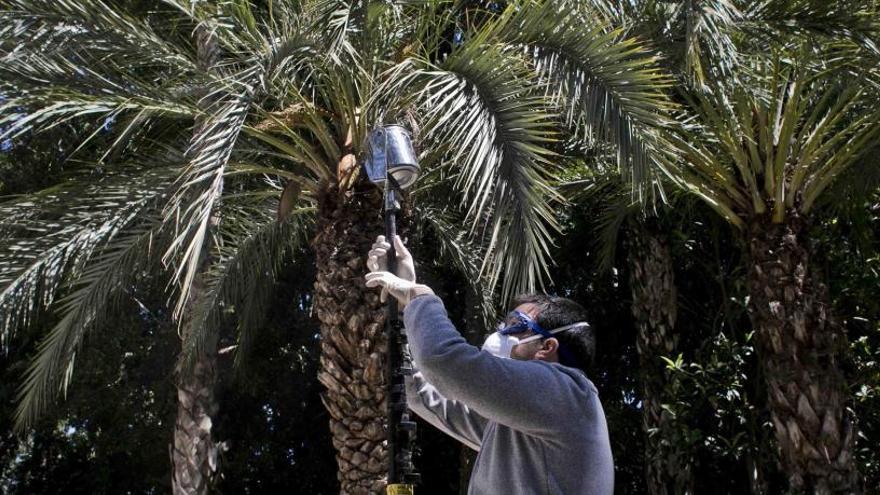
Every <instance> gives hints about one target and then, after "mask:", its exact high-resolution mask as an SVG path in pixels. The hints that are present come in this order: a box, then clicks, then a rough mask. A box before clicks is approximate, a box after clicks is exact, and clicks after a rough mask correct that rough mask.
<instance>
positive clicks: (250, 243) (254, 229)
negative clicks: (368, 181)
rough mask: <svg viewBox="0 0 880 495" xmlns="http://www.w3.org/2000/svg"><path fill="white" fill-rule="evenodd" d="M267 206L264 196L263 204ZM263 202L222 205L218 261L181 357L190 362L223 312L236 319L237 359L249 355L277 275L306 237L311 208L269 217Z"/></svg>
mask: <svg viewBox="0 0 880 495" xmlns="http://www.w3.org/2000/svg"><path fill="white" fill-rule="evenodd" d="M261 206H265V202H263V203H262V204H261ZM267 211H269V212H270V211H272V209H270V208H265V207H262V208H260V207H248V208H243V207H239V208H228V209H224V213H223V225H222V228H221V229H220V237H221V239H222V240H221V242H220V246H221V247H220V248H219V252H218V256H217V257H216V258H217V261H216V262H215V263H213V265H212V267H211V269H210V270H209V272H208V274H207V287H208V289H207V293H206V295H205V297H203V298H202V299H201V300H200V301H199V302H198V304H197V306H196V309H195V313H194V316H193V320H192V322H191V327H192V329H193V332H192V333H191V334H190V335H187V339H186V341H185V342H184V346H183V354H182V355H181V360H182V362H183V363H184V364H185V365H192V364H193V363H194V362H195V360H196V359H197V358H198V356H199V355H201V354H202V353H204V352H206V351H207V350H208V349H207V345H206V343H207V342H208V341H209V340H210V337H211V336H213V335H218V334H219V332H220V329H221V326H222V324H223V322H224V321H225V320H226V316H227V314H226V313H227V312H229V311H233V312H234V313H235V319H236V320H237V322H238V349H237V351H236V364H237V365H238V366H241V365H242V363H243V362H244V361H245V359H246V358H247V355H248V349H249V348H250V344H251V342H252V341H253V339H254V338H255V335H254V334H255V333H256V332H257V331H258V330H259V329H260V326H261V325H262V322H263V321H264V320H265V315H266V311H267V310H268V305H269V302H270V301H271V297H272V293H273V291H272V287H273V284H274V281H275V275H276V274H277V272H278V270H279V268H280V267H281V265H282V264H283V263H286V262H290V261H291V257H292V255H293V253H295V252H297V251H298V250H299V249H301V248H302V247H303V246H304V245H305V243H306V242H307V235H306V234H307V232H309V231H310V228H311V226H312V223H313V220H314V219H313V214H314V210H313V209H312V208H300V209H297V210H293V211H292V212H290V213H289V214H288V216H287V217H285V218H283V219H281V220H276V219H275V218H274V217H268V216H267V215H266V212H267Z"/></svg>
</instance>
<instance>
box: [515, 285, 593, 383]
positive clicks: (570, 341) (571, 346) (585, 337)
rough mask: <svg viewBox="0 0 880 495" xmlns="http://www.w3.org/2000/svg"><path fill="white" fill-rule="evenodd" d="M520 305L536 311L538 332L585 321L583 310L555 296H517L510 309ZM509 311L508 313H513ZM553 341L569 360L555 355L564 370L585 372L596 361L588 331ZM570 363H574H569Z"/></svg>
mask: <svg viewBox="0 0 880 495" xmlns="http://www.w3.org/2000/svg"><path fill="white" fill-rule="evenodd" d="M522 304H534V305H535V306H537V307H538V317H537V318H536V321H537V323H538V325H540V326H541V328H544V329H545V330H552V329H554V328H559V327H563V326H565V325H571V324H572V323H577V322H579V321H587V310H586V309H584V307H583V306H581V305H580V304H578V303H576V302H574V301H572V300H571V299H567V298H565V297H559V296H548V295H545V294H520V295H518V296H516V297H514V298H513V308H516V307H517V306H520V305H522ZM513 308H511V309H513ZM553 337H555V338H556V340H558V341H559V345H560V346H561V347H562V348H564V349H565V350H566V351H567V352H565V354H566V355H568V356H569V357H570V359H566V358H564V357H563V353H562V352H560V353H559V362H560V363H561V364H563V365H565V366H571V367H573V368H578V369H580V370H581V371H583V372H585V373H586V372H588V371H589V370H590V368H592V366H593V360H594V359H595V357H596V333H595V331H594V330H593V328H592V327H591V326H590V327H578V328H572V329H570V330H566V331H564V332H560V333H557V334H555V335H554V336H553ZM571 359H573V360H574V361H575V362H570V361H571Z"/></svg>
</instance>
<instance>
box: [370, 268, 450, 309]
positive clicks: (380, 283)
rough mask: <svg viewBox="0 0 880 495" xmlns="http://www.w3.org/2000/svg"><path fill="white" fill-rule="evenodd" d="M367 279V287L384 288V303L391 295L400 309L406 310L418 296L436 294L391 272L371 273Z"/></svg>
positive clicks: (426, 287)
mask: <svg viewBox="0 0 880 495" xmlns="http://www.w3.org/2000/svg"><path fill="white" fill-rule="evenodd" d="M365 278H366V280H367V287H370V288H372V287H382V296H381V300H382V302H385V299H386V298H387V295H388V294H391V296H392V297H393V298H395V299H397V302H398V303H399V304H400V309H403V308H405V307H406V305H407V304H409V303H410V301H412V300H413V299H415V298H416V297H417V296H421V295H423V294H433V293H434V291H432V290H431V288H430V287H428V286H427V285H422V284H417V283H415V282H410V281H409V280H404V279H402V278H400V277H398V276H396V275H393V274H391V273H390V272H370V273H368V274H367V276H366V277H365Z"/></svg>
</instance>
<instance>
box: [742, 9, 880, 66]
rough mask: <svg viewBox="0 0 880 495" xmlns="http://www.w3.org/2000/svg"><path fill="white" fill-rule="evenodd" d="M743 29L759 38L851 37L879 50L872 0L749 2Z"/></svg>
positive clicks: (813, 39)
mask: <svg viewBox="0 0 880 495" xmlns="http://www.w3.org/2000/svg"><path fill="white" fill-rule="evenodd" d="M744 13H745V19H744V22H743V23H742V25H741V29H742V30H743V31H744V32H745V33H747V35H749V36H752V40H753V41H756V42H759V43H760V42H762V41H763V42H766V41H772V42H775V43H786V42H787V41H789V40H791V39H792V38H795V39H799V40H802V41H809V42H817V41H819V40H824V41H826V42H827V41H829V40H834V39H837V40H849V41H852V42H853V43H856V44H857V45H859V46H861V47H863V48H865V49H867V50H869V51H870V52H872V53H874V54H875V55H877V54H880V49H878V47H877V40H878V36H880V23H878V20H877V14H878V10H877V4H876V2H873V1H871V0H855V1H853V0H845V1H844V0H762V1H759V2H750V3H749V4H748V7H747V8H746V10H745V12H744Z"/></svg>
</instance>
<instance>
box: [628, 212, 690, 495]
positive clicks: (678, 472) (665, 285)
mask: <svg viewBox="0 0 880 495" xmlns="http://www.w3.org/2000/svg"><path fill="white" fill-rule="evenodd" d="M629 262H630V287H631V290H632V313H633V318H634V319H635V322H636V325H637V327H638V340H637V347H638V351H639V362H640V366H641V371H642V372H641V382H642V392H643V394H642V426H643V429H644V431H645V479H646V483H647V485H648V492H649V493H651V494H652V495H666V494H673V493H675V494H680V493H692V492H693V470H692V465H693V463H692V459H691V455H690V452H688V451H687V450H686V448H685V447H684V446H682V445H680V443H679V442H676V441H675V438H676V436H677V435H675V425H674V420H673V418H672V417H671V416H670V413H669V412H668V411H665V410H664V409H663V407H662V405H663V402H664V401H666V400H668V398H667V397H666V396H667V392H666V391H667V372H666V366H665V364H664V362H663V361H662V360H661V359H660V357H661V356H675V354H676V353H677V350H678V349H677V348H678V335H677V333H676V331H675V320H676V315H677V307H678V296H677V293H676V289H675V277H674V273H673V270H672V258H671V256H670V253H669V247H668V245H667V244H666V242H665V240H664V239H663V237H662V236H661V235H660V234H659V233H657V232H655V231H654V230H653V229H652V228H651V227H649V226H647V225H645V224H642V223H641V222H639V223H637V224H636V225H635V226H634V228H633V229H632V235H631V236H630V253H629Z"/></svg>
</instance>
